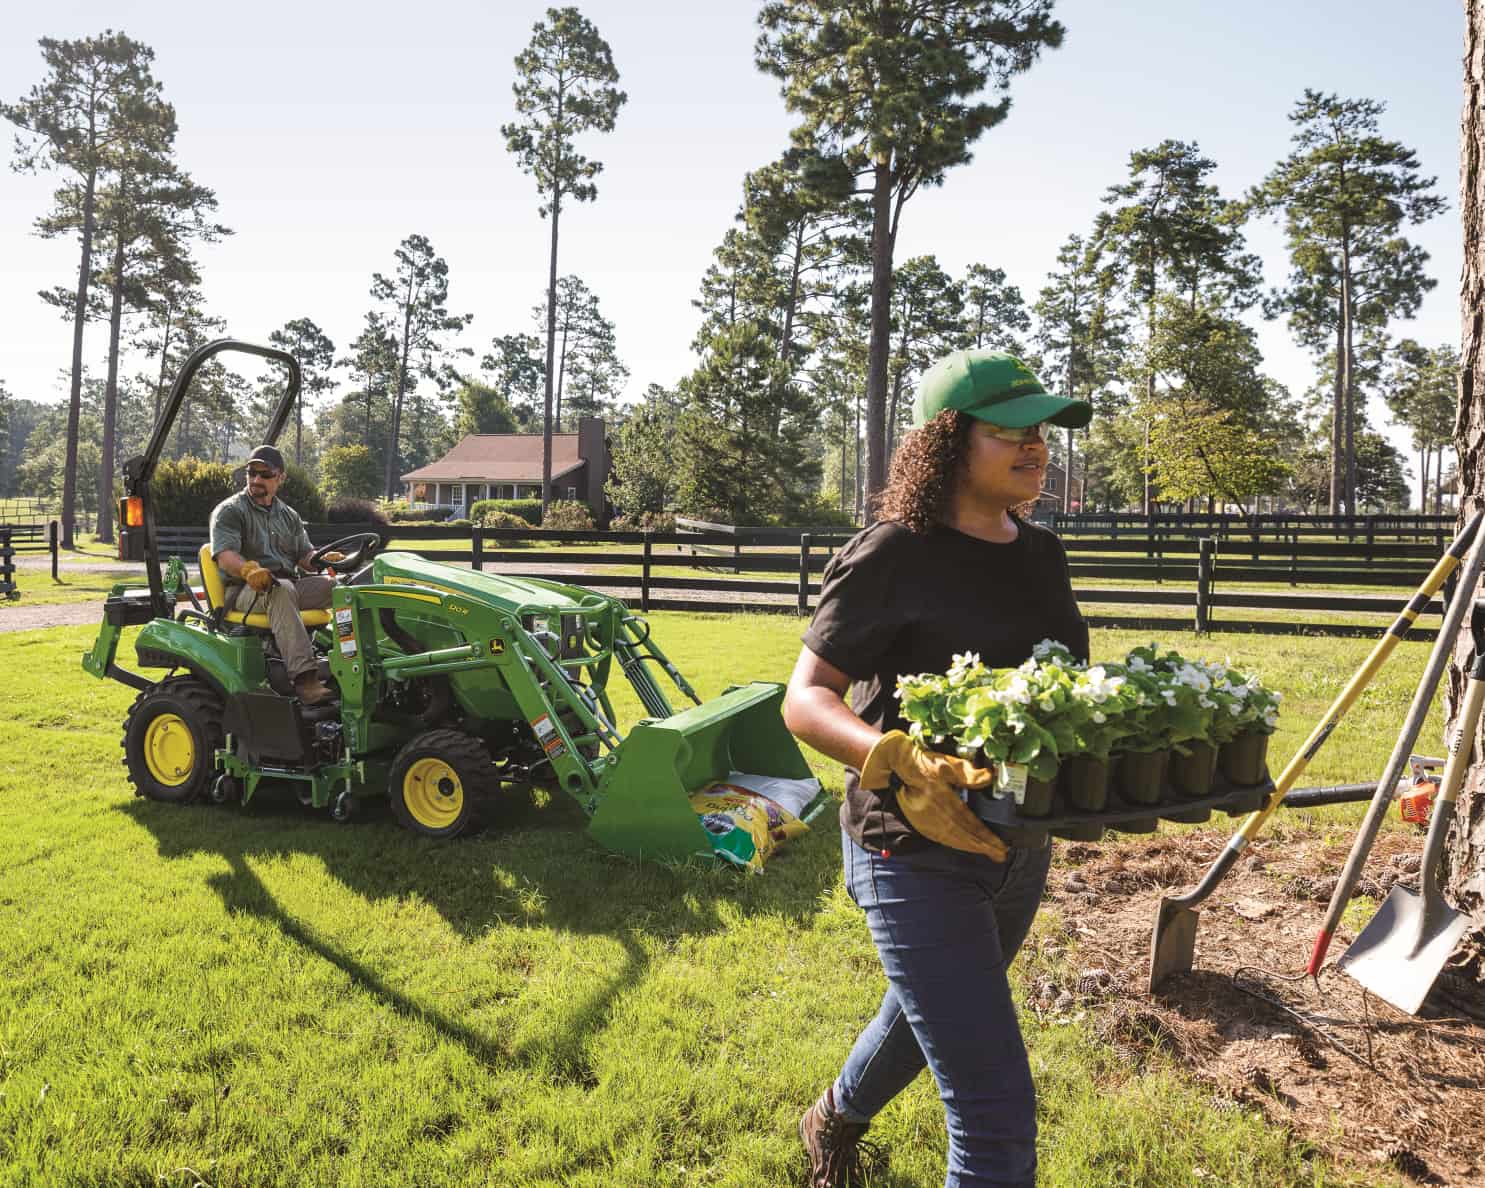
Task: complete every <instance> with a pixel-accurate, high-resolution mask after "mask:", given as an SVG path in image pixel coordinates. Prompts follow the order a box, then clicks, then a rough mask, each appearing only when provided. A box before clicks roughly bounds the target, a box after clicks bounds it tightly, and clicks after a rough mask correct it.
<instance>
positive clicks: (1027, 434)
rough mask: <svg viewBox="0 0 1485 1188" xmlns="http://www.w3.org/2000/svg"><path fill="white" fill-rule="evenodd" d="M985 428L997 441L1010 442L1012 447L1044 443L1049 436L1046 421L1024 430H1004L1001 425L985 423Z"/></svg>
mask: <svg viewBox="0 0 1485 1188" xmlns="http://www.w3.org/2000/svg"><path fill="white" fill-rule="evenodd" d="M985 428H986V429H987V430H988V431H989V433H990V436H991V437H993V438H995V439H996V440H997V441H1008V442H1010V443H1011V445H1029V444H1031V443H1032V442H1034V441H1042V440H1043V439H1044V438H1045V437H1046V436H1047V432H1046V431H1047V423H1046V422H1045V421H1043V422H1041V423H1040V424H1038V425H1027V426H1026V427H1025V428H1024V429H1002V428H1001V427H1000V426H999V425H991V424H990V423H989V422H985Z"/></svg>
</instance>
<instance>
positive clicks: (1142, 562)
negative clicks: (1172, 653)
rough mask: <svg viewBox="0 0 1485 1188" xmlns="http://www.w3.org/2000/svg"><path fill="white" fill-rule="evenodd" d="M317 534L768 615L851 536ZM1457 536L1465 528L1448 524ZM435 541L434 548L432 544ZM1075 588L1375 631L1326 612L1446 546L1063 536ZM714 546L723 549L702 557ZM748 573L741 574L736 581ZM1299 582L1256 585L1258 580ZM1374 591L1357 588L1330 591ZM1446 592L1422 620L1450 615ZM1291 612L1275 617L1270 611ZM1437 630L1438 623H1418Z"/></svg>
mask: <svg viewBox="0 0 1485 1188" xmlns="http://www.w3.org/2000/svg"><path fill="white" fill-rule="evenodd" d="M308 531H309V534H310V539H311V540H312V541H313V542H314V543H315V544H316V545H321V544H326V543H328V542H329V541H331V540H334V539H336V538H338V537H341V536H348V535H351V534H352V533H356V532H363V531H378V532H381V533H382V534H383V535H384V537H385V538H386V539H388V540H390V541H392V542H393V543H394V547H404V546H406V547H409V548H411V549H413V550H415V551H416V552H418V553H419V554H420V555H421V556H424V557H427V558H428V559H429V560H433V561H444V562H448V563H451V564H456V565H469V566H470V567H471V568H474V569H476V570H489V571H498V572H501V573H506V574H513V575H521V576H529V577H541V578H545V579H547V580H550V581H557V582H563V583H567V584H572V585H581V586H588V587H592V588H594V589H598V590H604V591H607V592H610V593H613V594H615V595H616V596H618V597H621V598H623V599H625V600H626V601H627V602H629V603H631V604H632V605H634V606H636V607H637V608H638V609H639V610H641V611H646V612H647V611H652V610H684V611H714V612H732V611H759V612H769V613H788V614H808V613H809V612H810V611H811V609H813V607H814V605H815V602H816V600H817V598H818V595H819V593H820V578H821V575H822V574H823V572H824V570H825V568H826V566H827V565H828V564H829V562H830V559H831V557H832V556H833V555H834V552H835V550H836V549H837V548H838V547H839V545H840V544H841V543H842V542H843V540H844V539H845V537H844V536H843V535H842V534H841V533H839V532H838V531H837V530H828V532H827V535H826V536H825V538H824V541H823V544H822V542H821V541H819V540H817V539H816V538H815V536H814V534H813V533H809V532H805V531H803V530H798V529H795V530H792V531H791V532H790V533H789V534H787V535H784V534H781V533H780V532H778V531H777V530H773V531H770V532H769V533H768V535H766V536H764V537H762V538H761V540H760V541H759V542H758V543H756V544H755V543H747V544H745V543H744V542H743V540H741V539H740V538H739V534H737V533H729V532H711V531H697V530H690V531H677V532H601V531H594V530H588V531H560V532H559V531H542V530H540V529H520V528H499V529H497V528H482V527H480V526H478V525H476V526H474V527H472V528H450V527H448V526H447V525H402V524H392V525H389V526H385V527H381V526H377V525H373V524H311V525H308ZM1449 532H1450V535H1451V536H1452V533H1453V523H1452V521H1450V528H1449ZM160 536H161V551H162V553H165V554H169V553H172V552H176V553H181V554H184V555H185V556H187V557H188V558H194V556H195V553H196V550H197V549H198V548H199V547H200V545H201V543H202V542H203V541H205V539H206V530H205V528H204V526H193V527H186V528H172V527H165V528H162V529H160ZM424 541H426V542H427V544H426V545H423V544H422V543H421V542H424ZM1064 544H1065V546H1066V548H1067V552H1068V558H1069V568H1070V570H1071V574H1072V579H1073V588H1074V592H1075V593H1076V595H1077V598H1078V601H1079V602H1080V603H1081V604H1082V605H1083V607H1084V610H1085V613H1086V614H1087V617H1088V620H1089V622H1090V623H1091V624H1093V625H1094V626H1106V627H1129V628H1138V629H1150V630H1162V631H1171V630H1192V629H1193V628H1194V629H1196V630H1198V631H1205V630H1211V629H1221V630H1226V631H1253V632H1262V633H1268V634H1299V633H1309V634H1329V635H1375V634H1376V633H1377V632H1378V631H1379V630H1380V629H1381V627H1380V625H1379V624H1378V625H1368V624H1367V623H1365V622H1357V621H1355V620H1354V619H1353V620H1352V621H1349V622H1346V621H1336V620H1335V619H1330V620H1327V619H1325V618H1323V616H1325V615H1334V616H1341V617H1345V616H1353V615H1369V616H1383V615H1385V616H1391V615H1394V614H1396V613H1397V611H1398V610H1399V609H1400V608H1401V605H1402V603H1403V601H1404V599H1405V597H1406V594H1407V593H1410V592H1411V591H1412V590H1413V589H1415V588H1416V587H1417V586H1418V585H1419V584H1420V583H1421V582H1422V580H1423V578H1424V577H1425V576H1426V575H1427V573H1428V572H1429V570H1430V569H1431V568H1432V566H1433V563H1434V561H1435V560H1436V559H1437V556H1438V550H1436V548H1435V546H1434V545H1433V544H1431V543H1423V542H1418V541H1413V542H1403V541H1382V540H1378V539H1376V538H1375V537H1373V539H1372V540H1371V541H1367V540H1366V539H1365V538H1364V537H1363V536H1361V535H1358V537H1357V539H1356V540H1354V541H1351V542H1346V541H1314V540H1305V539H1299V540H1290V541H1287V542H1278V541H1273V540H1268V541H1264V540H1260V541H1259V542H1257V543H1256V544H1255V543H1254V542H1253V541H1252V540H1249V539H1242V538H1229V539H1226V540H1223V539H1219V538H1206V539H1205V540H1203V539H1186V538H1170V537H1166V536H1163V535H1141V536H1130V537H1121V538H1120V539H1119V540H1118V541H1114V540H1090V539H1081V538H1070V539H1067V540H1065V541H1064ZM697 546H706V547H707V548H709V549H713V550H716V551H715V552H705V553H703V552H699V551H697ZM734 571H735V572H736V574H737V576H728V575H729V574H731V573H733V572H734ZM1262 585H1267V586H1287V587H1288V589H1287V590H1284V589H1277V590H1276V589H1269V590H1262V589H1252V588H1249V589H1244V588H1243V587H1245V586H1246V587H1254V586H1262ZM1335 586H1343V587H1344V586H1370V587H1374V588H1375V591H1372V592H1367V591H1359V592H1356V593H1347V592H1343V591H1337V590H1334V589H1327V588H1325V587H1335ZM1442 610H1443V603H1442V601H1441V600H1439V599H1435V600H1434V601H1433V602H1431V603H1430V604H1429V605H1428V606H1427V607H1426V608H1424V611H1423V613H1422V615H1421V616H1420V620H1427V619H1428V618H1430V617H1433V618H1434V619H1435V621H1437V616H1439V615H1440V614H1441V613H1442ZM1275 614H1278V615H1283V616H1285V617H1286V619H1285V621H1275V620H1274V619H1272V618H1268V617H1265V615H1269V616H1272V615H1275ZM1414 634H1415V635H1416V636H1418V637H1420V638H1429V637H1431V636H1432V634H1433V630H1432V629H1431V628H1429V627H1426V626H1424V625H1423V622H1422V621H1420V624H1419V626H1418V627H1417V628H1415V630H1414Z"/></svg>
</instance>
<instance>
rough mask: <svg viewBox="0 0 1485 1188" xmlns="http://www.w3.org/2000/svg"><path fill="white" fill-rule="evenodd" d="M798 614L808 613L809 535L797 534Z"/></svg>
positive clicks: (804, 533) (805, 533) (806, 533)
mask: <svg viewBox="0 0 1485 1188" xmlns="http://www.w3.org/2000/svg"><path fill="white" fill-rule="evenodd" d="M799 613H800V614H801V615H807V614H809V613H810V534H809V533H808V532H801V533H800V534H799Z"/></svg>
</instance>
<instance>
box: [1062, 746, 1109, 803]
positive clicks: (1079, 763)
mask: <svg viewBox="0 0 1485 1188" xmlns="http://www.w3.org/2000/svg"><path fill="white" fill-rule="evenodd" d="M1062 794H1063V796H1065V797H1066V798H1067V803H1068V804H1069V805H1070V806H1071V807H1073V808H1075V809H1077V811H1078V812H1080V813H1101V812H1103V810H1104V809H1105V808H1107V807H1108V803H1109V765H1108V763H1107V762H1105V761H1104V760H1102V759H1095V758H1094V757H1093V756H1092V755H1074V756H1072V757H1071V758H1069V759H1065V760H1063V762H1062Z"/></svg>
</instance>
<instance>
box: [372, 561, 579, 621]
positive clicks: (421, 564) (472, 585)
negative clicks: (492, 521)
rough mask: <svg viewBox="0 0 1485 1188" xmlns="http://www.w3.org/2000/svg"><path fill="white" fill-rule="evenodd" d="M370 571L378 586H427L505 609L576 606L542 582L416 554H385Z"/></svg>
mask: <svg viewBox="0 0 1485 1188" xmlns="http://www.w3.org/2000/svg"><path fill="white" fill-rule="evenodd" d="M371 572H372V577H373V579H374V580H375V581H376V582H378V583H385V584H388V585H398V584H406V585H412V586H427V587H429V588H430V589H433V590H443V591H448V592H452V593H456V594H462V595H464V596H465V597H466V598H473V599H475V600H477V601H479V602H483V603H487V604H490V605H495V606H499V607H501V608H503V609H505V610H514V609H515V608H516V607H522V606H524V607H529V608H531V609H533V610H552V611H562V610H567V609H570V608H572V607H574V606H576V605H577V604H576V603H575V602H574V601H573V600H572V599H571V598H569V597H567V596H566V595H564V594H562V593H561V592H560V591H558V590H553V589H550V588H548V587H547V586H546V585H544V584H542V583H540V582H536V581H527V580H526V579H524V578H518V577H505V576H502V575H500V574H493V573H481V572H479V571H477V570H473V569H463V568H460V567H459V566H456V565H442V564H440V563H439V562H437V561H428V560H426V559H424V558H423V557H420V556H418V555H417V554H416V553H401V552H390V553H383V554H381V556H379V557H377V558H376V559H375V560H374V561H373V562H372V570H371Z"/></svg>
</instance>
